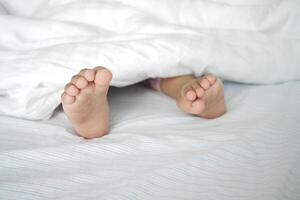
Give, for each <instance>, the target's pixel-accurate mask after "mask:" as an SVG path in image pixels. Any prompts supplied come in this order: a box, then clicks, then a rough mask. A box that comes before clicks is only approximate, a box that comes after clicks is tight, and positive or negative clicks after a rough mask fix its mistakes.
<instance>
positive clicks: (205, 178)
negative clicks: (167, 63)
mask: <svg viewBox="0 0 300 200" xmlns="http://www.w3.org/2000/svg"><path fill="white" fill-rule="evenodd" d="M225 92H226V99H227V103H228V112H227V113H226V114H225V115H224V116H222V117H220V118H218V119H215V120H207V119H201V118H197V117H193V116H190V115H186V114H185V113H182V112H181V111H180V110H178V109H177V108H176V105H175V103H174V101H173V100H172V99H170V98H168V97H166V96H164V95H162V94H160V93H158V92H155V91H152V90H150V89H147V88H144V87H143V86H141V85H134V86H130V87H126V88H121V89H120V88H112V89H111V90H110V93H109V101H110V105H111V116H110V118H111V131H110V134H108V135H107V136H105V137H103V138H99V139H94V140H84V139H82V138H81V137H78V136H77V135H76V134H75V132H74V130H73V129H72V126H71V125H70V123H69V122H68V120H67V118H66V116H65V115H64V113H63V112H62V110H61V108H58V109H57V110H56V112H55V114H54V116H53V117H52V118H51V120H49V121H28V120H23V119H16V118H9V117H6V116H0V199H5V200H12V199H23V200H25V199H26V200H38V199H68V200H69V199H70V200H71V199H72V200H75V199H78V200H79V199H80V200H82V199H88V200H92V199H102V200H106V199H109V200H112V199H126V200H127V199H128V200H134V199H143V200H147V199H151V200H152V199H172V200H176V199H189V200H190V199H215V200H220V199H224V200H227V199H230V200H232V199H239V200H242V199H249V200H250V199H251V200H253V199H257V200H260V199H261V200H268V199H293V200H296V199H300V192H299V191H300V82H299V81H298V82H288V83H283V84H276V85H264V86H258V85H240V84H235V83H226V84H225Z"/></svg>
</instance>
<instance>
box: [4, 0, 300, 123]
mask: <svg viewBox="0 0 300 200" xmlns="http://www.w3.org/2000/svg"><path fill="white" fill-rule="evenodd" d="M299 55H300V1H299V0H243V1H242V0H232V1H230V2H229V1H225V0H198V1H193V0H186V1H182V0H88V1H87V0H64V1H61V0H52V1H49V0H31V1H20V0H0V80H1V84H0V114H6V115H12V116H16V117H23V118H28V119H46V118H49V117H50V116H51V114H52V112H53V110H54V109H55V108H56V107H57V105H58V104H59V103H60V98H59V97H60V93H61V91H62V89H63V87H64V85H65V84H66V83H67V81H69V79H70V78H71V76H72V75H74V74H75V73H76V72H78V71H79V70H80V69H81V68H85V67H94V66H99V65H101V66H105V67H107V68H109V69H110V70H111V71H112V73H113V76H114V77H113V80H112V83H111V84H112V85H114V86H124V85H129V84H132V83H135V82H138V81H141V80H143V79H146V78H148V77H166V76H175V75H183V74H190V73H194V74H195V75H201V74H203V73H214V74H216V75H218V76H220V77H221V78H223V79H227V80H232V81H238V82H244V83H275V82H282V81H288V80H296V79H299V78H300V68H299V65H300V64H299V63H300V61H299V58H298V57H297V56H299Z"/></svg>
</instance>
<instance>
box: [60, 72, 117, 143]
mask: <svg viewBox="0 0 300 200" xmlns="http://www.w3.org/2000/svg"><path fill="white" fill-rule="evenodd" d="M111 79H112V74H111V72H110V71H108V70H107V69H105V68H103V67H96V68H94V69H83V70H81V71H80V72H79V74H77V75H75V76H73V77H72V80H71V82H70V83H68V84H67V85H66V86H65V90H64V93H63V94H62V96H61V100H62V105H63V109H64V111H65V113H66V115H67V116H68V118H69V119H70V121H71V123H72V124H73V126H74V129H75V130H76V131H77V133H78V134H79V135H81V136H83V137H85V138H95V137H101V136H103V135H105V134H107V132H108V127H109V107H108V102H107V92H108V89H109V83H110V81H111Z"/></svg>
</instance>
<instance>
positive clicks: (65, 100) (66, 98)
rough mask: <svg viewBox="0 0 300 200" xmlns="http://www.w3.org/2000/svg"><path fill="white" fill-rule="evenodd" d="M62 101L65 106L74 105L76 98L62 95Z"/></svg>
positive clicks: (65, 94)
mask: <svg viewBox="0 0 300 200" xmlns="http://www.w3.org/2000/svg"><path fill="white" fill-rule="evenodd" d="M61 101H62V103H63V104H72V103H74V102H75V97H73V96H70V95H68V94H67V93H65V92H64V93H63V94H62V95H61Z"/></svg>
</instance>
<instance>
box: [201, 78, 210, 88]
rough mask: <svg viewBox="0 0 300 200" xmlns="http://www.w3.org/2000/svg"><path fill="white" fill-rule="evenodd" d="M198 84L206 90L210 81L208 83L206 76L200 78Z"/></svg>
mask: <svg viewBox="0 0 300 200" xmlns="http://www.w3.org/2000/svg"><path fill="white" fill-rule="evenodd" d="M199 84H200V85H201V87H202V88H203V89H204V90H207V89H208V88H210V83H209V81H208V80H207V79H206V78H202V79H200V82H199Z"/></svg>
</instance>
